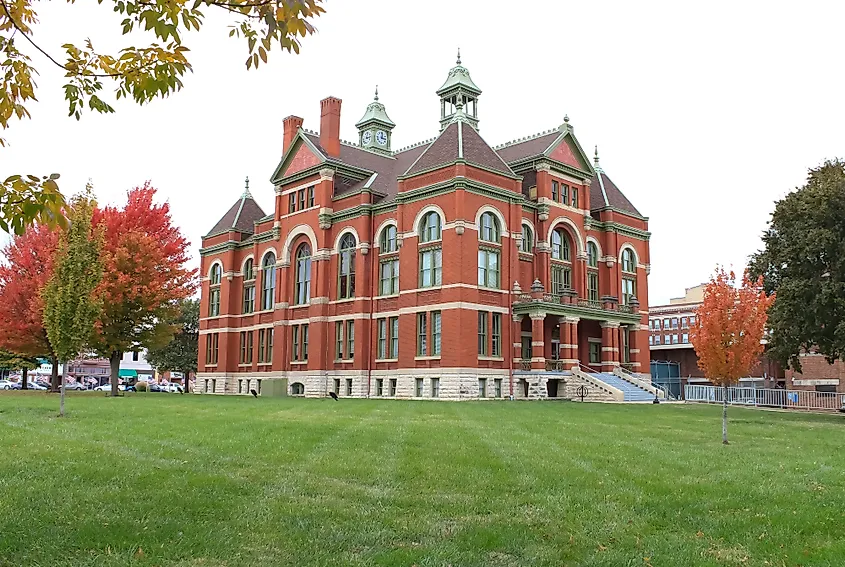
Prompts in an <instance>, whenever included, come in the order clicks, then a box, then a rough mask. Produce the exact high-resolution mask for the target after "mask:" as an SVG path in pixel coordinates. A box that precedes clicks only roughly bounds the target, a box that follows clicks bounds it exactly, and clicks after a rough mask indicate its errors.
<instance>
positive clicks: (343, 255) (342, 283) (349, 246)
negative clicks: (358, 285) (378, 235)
mask: <svg viewBox="0 0 845 567" xmlns="http://www.w3.org/2000/svg"><path fill="white" fill-rule="evenodd" d="M355 246H356V242H355V236H353V235H352V234H351V233H348V232H347V233H346V234H344V235H343V238H341V239H340V254H339V255H338V270H337V286H338V293H337V296H338V298H339V299H349V298H350V297H355Z"/></svg>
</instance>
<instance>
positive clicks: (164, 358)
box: [147, 299, 200, 392]
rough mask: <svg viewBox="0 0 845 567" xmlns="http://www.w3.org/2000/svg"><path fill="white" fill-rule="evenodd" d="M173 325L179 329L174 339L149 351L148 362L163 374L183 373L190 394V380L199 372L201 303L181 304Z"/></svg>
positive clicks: (186, 388)
mask: <svg viewBox="0 0 845 567" xmlns="http://www.w3.org/2000/svg"><path fill="white" fill-rule="evenodd" d="M173 324H174V325H175V326H177V327H178V328H179V330H178V331H176V334H174V335H173V339H171V341H170V342H169V343H167V344H165V345H164V346H161V347H158V348H152V349H149V350H148V351H147V361H148V362H149V363H150V364H151V365H152V366H153V367H154V368H156V369H157V370H159V371H162V372H163V371H167V370H169V371H171V372H181V373H182V376H183V377H184V386H185V391H186V392H188V378H189V376H190V375H191V374H192V373H195V372H196V371H197V357H198V355H199V346H198V345H199V326H200V302H199V301H198V300H196V299H185V300H183V301H181V302H179V315H178V317H177V318H176V320H175V321H173Z"/></svg>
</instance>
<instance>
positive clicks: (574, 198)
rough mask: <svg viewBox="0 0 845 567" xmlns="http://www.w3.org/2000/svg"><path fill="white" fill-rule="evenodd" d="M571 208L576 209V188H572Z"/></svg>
mask: <svg viewBox="0 0 845 567" xmlns="http://www.w3.org/2000/svg"><path fill="white" fill-rule="evenodd" d="M572 206H573V207H575V208H576V209H577V208H578V188H577V187H573V188H572Z"/></svg>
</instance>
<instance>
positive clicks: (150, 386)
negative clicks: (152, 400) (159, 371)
mask: <svg viewBox="0 0 845 567" xmlns="http://www.w3.org/2000/svg"><path fill="white" fill-rule="evenodd" d="M147 391H148V392H166V391H167V390H165V389H164V388H162V387H161V386H159V385H158V384H156V383H155V382H150V383H149V384H147Z"/></svg>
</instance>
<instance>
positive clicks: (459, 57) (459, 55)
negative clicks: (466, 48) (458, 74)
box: [455, 47, 461, 65]
mask: <svg viewBox="0 0 845 567" xmlns="http://www.w3.org/2000/svg"><path fill="white" fill-rule="evenodd" d="M455 63H457V64H458V65H460V64H461V48H460V47H459V48H458V60H457V61H456V62H455Z"/></svg>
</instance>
